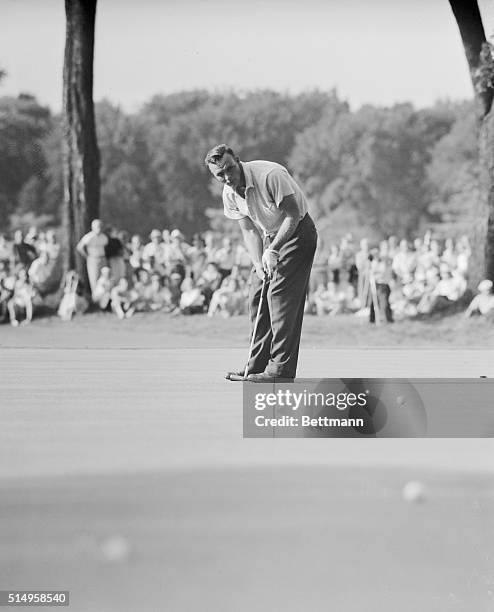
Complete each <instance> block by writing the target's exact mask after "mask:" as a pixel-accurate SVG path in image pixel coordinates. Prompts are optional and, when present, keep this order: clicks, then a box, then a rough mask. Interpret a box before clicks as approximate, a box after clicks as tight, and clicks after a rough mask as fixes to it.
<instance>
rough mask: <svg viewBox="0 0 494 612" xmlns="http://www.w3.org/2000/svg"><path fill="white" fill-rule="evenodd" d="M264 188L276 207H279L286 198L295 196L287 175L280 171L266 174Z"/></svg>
mask: <svg viewBox="0 0 494 612" xmlns="http://www.w3.org/2000/svg"><path fill="white" fill-rule="evenodd" d="M266 187H267V190H268V193H269V194H270V195H271V197H272V198H273V200H274V202H275V204H276V206H277V207H279V206H280V204H281V203H282V202H283V199H284V198H286V196H289V195H294V194H295V189H294V188H293V185H292V183H291V181H290V177H289V175H288V173H287V172H284V171H283V170H281V169H280V170H272V171H271V172H270V173H269V174H268V176H267V177H266Z"/></svg>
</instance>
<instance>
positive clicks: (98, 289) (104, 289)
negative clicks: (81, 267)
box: [91, 266, 113, 310]
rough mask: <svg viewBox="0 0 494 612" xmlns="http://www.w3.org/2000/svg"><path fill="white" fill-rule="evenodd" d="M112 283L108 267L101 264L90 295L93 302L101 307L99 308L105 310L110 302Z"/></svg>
mask: <svg viewBox="0 0 494 612" xmlns="http://www.w3.org/2000/svg"><path fill="white" fill-rule="evenodd" d="M112 285H113V283H112V279H111V271H110V268H109V267H108V266H103V267H102V268H101V273H100V275H99V278H98V280H97V281H96V286H95V287H94V290H93V293H92V296H91V297H92V300H93V302H94V303H95V304H96V305H97V306H98V307H99V308H101V310H106V309H107V308H108V305H109V304H110V292H111V288H112Z"/></svg>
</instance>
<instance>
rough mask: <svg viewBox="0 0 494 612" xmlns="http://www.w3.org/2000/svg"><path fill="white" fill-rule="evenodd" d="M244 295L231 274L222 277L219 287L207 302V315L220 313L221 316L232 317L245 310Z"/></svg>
mask: <svg viewBox="0 0 494 612" xmlns="http://www.w3.org/2000/svg"><path fill="white" fill-rule="evenodd" d="M245 303H246V295H245V293H243V292H242V290H241V288H240V282H239V281H238V279H236V278H234V277H233V276H227V277H226V278H225V279H223V282H222V283H221V287H220V288H219V289H217V290H216V291H215V292H214V293H213V296H212V298H211V302H210V304H209V309H208V316H209V317H212V316H213V315H215V314H220V315H221V316H223V317H232V316H234V315H239V314H243V313H244V312H245Z"/></svg>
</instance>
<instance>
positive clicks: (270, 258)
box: [262, 249, 279, 278]
mask: <svg viewBox="0 0 494 612" xmlns="http://www.w3.org/2000/svg"><path fill="white" fill-rule="evenodd" d="M278 257H279V253H278V251H275V250H273V249H266V250H265V251H264V253H263V254H262V267H263V269H264V272H266V274H267V275H268V277H269V278H271V277H272V276H273V272H274V271H275V270H276V267H277V265H278Z"/></svg>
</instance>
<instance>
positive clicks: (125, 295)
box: [110, 278, 136, 320]
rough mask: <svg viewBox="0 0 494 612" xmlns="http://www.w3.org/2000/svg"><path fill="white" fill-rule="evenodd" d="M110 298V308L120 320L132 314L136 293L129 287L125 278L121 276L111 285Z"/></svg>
mask: <svg viewBox="0 0 494 612" xmlns="http://www.w3.org/2000/svg"><path fill="white" fill-rule="evenodd" d="M110 298H111V308H112V310H113V312H114V313H115V314H116V315H117V317H118V318H119V319H120V320H122V319H129V318H130V317H131V316H132V315H133V314H134V311H135V303H136V294H135V292H134V291H132V290H130V289H129V283H128V281H127V279H126V278H121V279H120V280H119V281H118V283H117V284H116V285H115V286H114V287H113V289H112V290H111V294H110Z"/></svg>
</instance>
